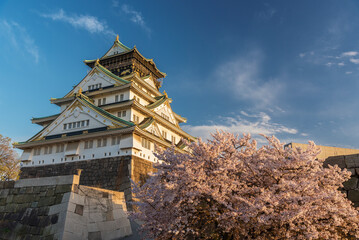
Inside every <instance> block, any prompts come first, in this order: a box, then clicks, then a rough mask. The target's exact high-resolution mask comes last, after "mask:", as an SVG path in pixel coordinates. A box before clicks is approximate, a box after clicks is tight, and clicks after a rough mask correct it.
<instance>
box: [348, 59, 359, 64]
mask: <svg viewBox="0 0 359 240" xmlns="http://www.w3.org/2000/svg"><path fill="white" fill-rule="evenodd" d="M349 61H350V62H352V63H354V64H359V59H358V58H351V59H349Z"/></svg>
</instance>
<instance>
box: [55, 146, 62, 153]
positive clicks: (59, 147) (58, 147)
mask: <svg viewBox="0 0 359 240" xmlns="http://www.w3.org/2000/svg"><path fill="white" fill-rule="evenodd" d="M63 151H64V144H57V145H56V153H60V152H63Z"/></svg>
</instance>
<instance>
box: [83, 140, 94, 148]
mask: <svg viewBox="0 0 359 240" xmlns="http://www.w3.org/2000/svg"><path fill="white" fill-rule="evenodd" d="M90 148H93V140H88V141H85V149H90Z"/></svg>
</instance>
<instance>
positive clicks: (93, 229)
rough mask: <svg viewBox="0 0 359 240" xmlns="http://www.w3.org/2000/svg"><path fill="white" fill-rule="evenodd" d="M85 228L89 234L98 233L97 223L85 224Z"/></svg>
mask: <svg viewBox="0 0 359 240" xmlns="http://www.w3.org/2000/svg"><path fill="white" fill-rule="evenodd" d="M86 226H87V231H88V232H89V233H90V232H97V231H99V229H98V226H97V223H87V224H86Z"/></svg>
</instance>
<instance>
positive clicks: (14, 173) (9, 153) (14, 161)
mask: <svg viewBox="0 0 359 240" xmlns="http://www.w3.org/2000/svg"><path fill="white" fill-rule="evenodd" d="M19 173H20V165H19V160H18V157H17V154H16V152H15V150H14V148H13V147H12V145H11V139H10V138H7V137H3V136H2V135H1V134H0V181H8V180H16V179H18V178H19Z"/></svg>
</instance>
